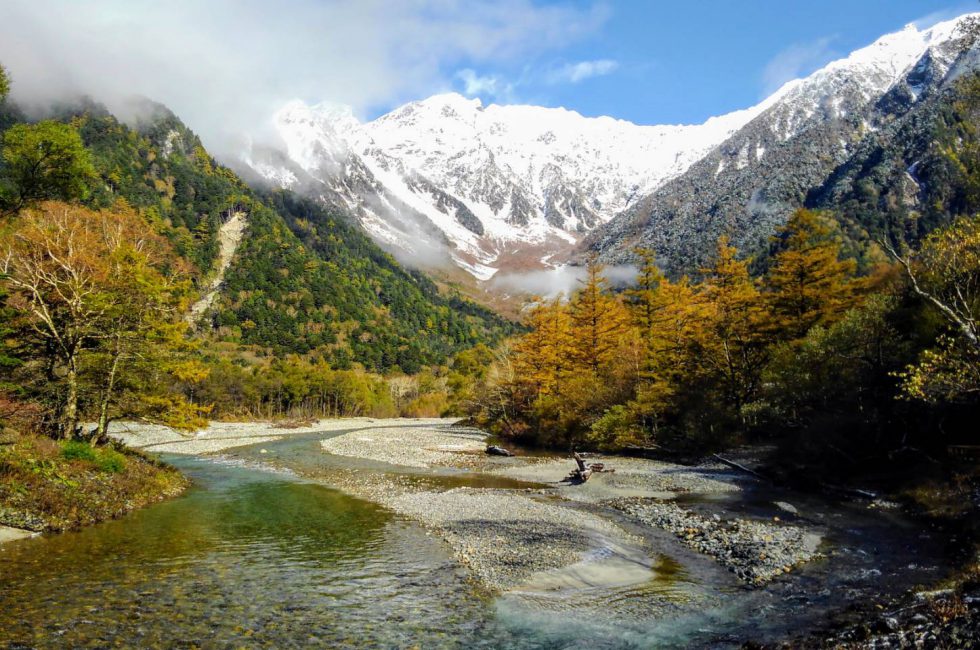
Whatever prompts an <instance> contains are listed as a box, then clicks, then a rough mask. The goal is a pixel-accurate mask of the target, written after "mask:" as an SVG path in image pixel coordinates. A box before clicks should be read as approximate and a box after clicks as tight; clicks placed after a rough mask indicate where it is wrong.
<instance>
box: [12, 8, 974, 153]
mask: <svg viewBox="0 0 980 650" xmlns="http://www.w3.org/2000/svg"><path fill="white" fill-rule="evenodd" d="M969 11H980V2H978V1H977V0H916V1H914V2H913V1H911V0H847V1H842V0H809V1H806V2H803V1H800V0H781V1H777V0H672V1H670V2H667V1H661V0H656V1H655V0H648V1H639V0H636V1H626V0H623V1H616V0H564V1H558V0H276V2H270V1H269V0H207V2H202V1H200V0H168V2H166V3H163V2H159V1H155V0H91V1H90V2H78V1H77V0H0V63H2V64H3V65H4V66H5V67H6V68H7V70H8V72H9V73H10V74H11V76H12V78H13V82H14V83H13V90H12V93H13V97H14V99H15V100H17V101H23V102H26V103H40V104H43V103H46V102H50V101H53V100H59V99H63V98H64V97H71V96H73V95H74V94H77V93H85V94H89V95H91V96H93V97H96V98H98V99H99V100H100V101H103V102H106V103H107V104H108V105H109V106H110V108H114V107H117V106H119V107H122V106H124V102H123V101H122V99H123V98H124V97H125V96H128V95H133V94H138V95H144V96H146V97H151V98H153V99H155V100H157V101H161V102H163V103H165V104H167V105H168V106H169V107H171V108H172V109H173V110H174V111H175V112H176V113H177V114H178V115H180V116H181V117H182V118H183V119H184V120H185V121H186V122H187V123H188V124H190V125H191V126H192V128H194V129H195V130H196V131H197V132H198V133H200V134H201V135H202V136H203V137H204V139H205V142H206V143H208V145H209V146H210V147H211V148H215V147H216V146H218V145H219V144H221V143H222V142H228V143H229V144H228V147H229V148H230V149H231V150H237V149H234V147H236V146H238V145H237V144H235V143H236V142H237V139H239V138H240V137H241V136H242V135H243V134H248V135H249V136H256V137H265V136H272V135H274V133H272V127H271V124H272V116H273V115H274V114H275V112H276V111H277V110H278V109H279V108H281V107H282V105H283V104H284V103H286V102H288V101H291V100H295V99H300V100H303V101H306V102H308V103H318V102H332V103H341V104H346V105H348V106H350V107H352V109H353V111H354V112H355V114H356V115H358V116H359V117H361V118H371V117H375V116H377V115H380V114H382V113H384V112H387V111H389V110H391V109H392V108H395V107H397V106H399V105H401V104H402V103H404V102H407V101H412V100H418V99H424V98H425V97H428V96H429V95H432V94H434V93H438V92H445V91H450V90H455V91H467V90H468V91H469V92H470V94H475V95H478V96H480V97H481V98H482V99H484V100H485V101H488V102H489V101H496V102H499V103H515V102H518V103H530V104H543V105H546V106H564V107H567V108H570V109H573V110H577V111H579V112H580V113H582V114H584V115H590V116H595V115H611V116H613V117H618V118H622V119H627V120H631V121H634V122H637V123H640V124H664V123H681V122H683V123H694V122H701V121H703V120H704V119H706V118H707V117H710V116H712V115H718V114H721V113H725V112H727V111H731V110H737V109H741V108H746V107H748V106H751V105H752V104H754V103H756V102H757V101H759V100H760V99H761V98H762V97H764V96H765V95H766V94H767V93H768V92H769V91H771V90H773V89H774V87H775V86H776V85H778V83H779V82H781V81H785V80H787V79H789V78H792V77H794V76H798V75H805V74H807V73H809V72H812V71H813V70H815V69H816V68H819V67H820V66H822V65H823V64H825V63H827V62H828V61H831V60H833V59H834V58H837V57H840V56H843V55H846V54H847V53H848V52H850V51H852V50H854V49H856V48H858V47H862V46H864V45H867V44H869V43H871V42H872V41H874V40H875V39H876V38H878V37H879V36H881V35H882V34H886V33H888V32H892V31H896V30H899V29H901V28H902V27H903V26H904V25H906V24H907V23H909V22H911V21H916V20H921V21H923V22H928V21H932V22H935V21H937V20H939V19H943V18H950V17H953V16H955V15H958V14H962V13H966V12H969ZM117 98H118V99H119V101H118V102H117V101H115V99H117Z"/></svg>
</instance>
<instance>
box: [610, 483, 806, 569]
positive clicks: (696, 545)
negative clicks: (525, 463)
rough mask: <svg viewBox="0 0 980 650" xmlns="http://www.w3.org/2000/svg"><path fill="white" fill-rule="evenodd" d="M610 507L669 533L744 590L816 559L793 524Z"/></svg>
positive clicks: (648, 505)
mask: <svg viewBox="0 0 980 650" xmlns="http://www.w3.org/2000/svg"><path fill="white" fill-rule="evenodd" d="M615 507H616V508H618V509H620V510H622V511H623V512H625V513H627V514H629V515H630V516H632V517H634V518H635V519H637V520H638V521H640V522H643V523H644V524H647V525H650V526H656V527H658V528H662V529H664V530H667V531H670V532H672V533H674V535H676V536H677V538H678V539H680V540H681V542H683V543H684V544H685V545H687V546H688V547H690V548H692V549H694V550H695V551H697V552H699V553H704V554H705V555H710V556H711V557H713V558H715V559H716V560H718V561H719V562H720V563H721V564H723V565H724V566H726V567H727V568H728V569H729V570H731V571H732V572H733V573H734V574H735V575H736V576H738V577H739V579H741V580H742V581H744V582H746V583H748V584H750V585H755V586H758V585H763V584H765V583H767V582H769V581H771V580H772V579H773V578H775V577H776V576H779V575H782V574H783V573H789V572H790V571H791V570H792V569H793V568H794V567H796V566H799V565H801V564H804V563H806V562H809V561H810V560H812V559H813V558H815V557H817V555H818V552H817V547H818V546H819V545H820V539H821V538H820V535H819V534H817V533H816V532H814V531H811V530H807V529H805V528H802V527H800V526H796V525H789V524H785V523H781V522H776V521H773V522H767V521H760V520H753V519H744V518H732V519H722V518H721V517H720V516H718V515H715V516H714V517H705V516H703V515H700V514H698V513H695V512H691V511H690V510H685V509H684V508H681V507H679V506H677V505H676V504H673V503H662V502H661V503H658V502H654V501H650V500H645V499H624V500H622V501H619V502H618V503H616V504H615Z"/></svg>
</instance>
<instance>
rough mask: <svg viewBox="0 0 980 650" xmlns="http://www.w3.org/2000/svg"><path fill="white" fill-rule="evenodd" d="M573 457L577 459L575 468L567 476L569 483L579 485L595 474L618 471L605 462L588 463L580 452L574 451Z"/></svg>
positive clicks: (566, 479)
mask: <svg viewBox="0 0 980 650" xmlns="http://www.w3.org/2000/svg"><path fill="white" fill-rule="evenodd" d="M572 457H573V458H574V459H575V469H573V470H572V471H571V472H570V473H569V474H568V476H566V477H565V481H567V482H569V483H574V484H576V485H578V484H581V483H585V482H586V481H588V480H589V478H590V477H591V476H592V475H593V474H596V473H599V472H615V471H616V470H614V469H612V468H609V469H606V465H605V463H586V462H585V459H584V458H582V455H581V454H579V453H573V454H572Z"/></svg>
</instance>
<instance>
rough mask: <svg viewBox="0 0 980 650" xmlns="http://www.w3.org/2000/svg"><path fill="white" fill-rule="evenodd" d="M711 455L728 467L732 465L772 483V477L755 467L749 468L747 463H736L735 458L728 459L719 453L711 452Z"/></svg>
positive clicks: (733, 467)
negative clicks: (761, 472) (756, 469)
mask: <svg viewBox="0 0 980 650" xmlns="http://www.w3.org/2000/svg"><path fill="white" fill-rule="evenodd" d="M711 457H712V458H714V459H715V460H717V461H718V462H719V463H722V464H723V465H727V466H728V467H731V468H732V469H737V470H739V471H741V472H745V473H746V474H751V475H752V476H754V477H756V478H759V479H762V480H763V481H767V482H769V483H772V479H770V478H769V477H768V476H765V475H763V474H760V473H759V472H757V471H755V470H754V469H751V468H748V467H746V466H745V465H741V464H739V463H736V462H735V461H733V460H728V459H727V458H722V457H721V456H719V455H718V454H711Z"/></svg>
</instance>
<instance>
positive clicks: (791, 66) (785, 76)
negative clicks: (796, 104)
mask: <svg viewBox="0 0 980 650" xmlns="http://www.w3.org/2000/svg"><path fill="white" fill-rule="evenodd" d="M834 38H835V37H834V36H825V37H823V38H819V39H817V40H815V41H812V42H810V43H797V44H795V45H791V46H790V47H788V48H786V49H785V50H783V51H781V52H780V53H779V54H777V55H776V56H775V57H773V58H772V59H771V60H770V61H769V63H767V64H766V67H765V68H764V69H763V71H762V86H763V91H762V92H763V95H764V96H766V97H768V96H769V95H771V94H772V93H774V92H775V91H777V90H779V88H780V86H782V85H783V84H785V83H786V82H787V81H792V80H793V79H798V78H800V77H805V76H806V75H808V74H810V73H811V72H813V71H814V70H816V69H817V68H820V67H821V66H823V65H826V64H827V63H828V62H830V61H832V60H834V59H836V58H838V57H839V54H838V53H837V52H835V51H834V50H833V49H832V48H831V47H830V44H831V43H832V42H833V41H834Z"/></svg>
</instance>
